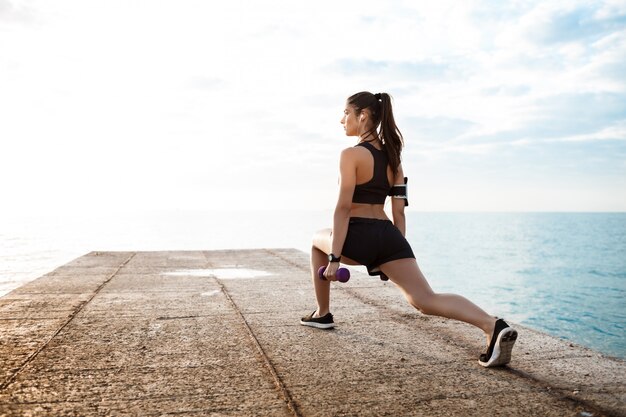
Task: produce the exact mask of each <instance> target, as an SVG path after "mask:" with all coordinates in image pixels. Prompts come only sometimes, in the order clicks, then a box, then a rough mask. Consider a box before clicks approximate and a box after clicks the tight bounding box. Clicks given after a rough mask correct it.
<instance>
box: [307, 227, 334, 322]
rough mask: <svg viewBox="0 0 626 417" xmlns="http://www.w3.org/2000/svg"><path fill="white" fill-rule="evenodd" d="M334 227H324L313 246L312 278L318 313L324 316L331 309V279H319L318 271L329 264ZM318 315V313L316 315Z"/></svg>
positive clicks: (316, 235)
mask: <svg viewBox="0 0 626 417" xmlns="http://www.w3.org/2000/svg"><path fill="white" fill-rule="evenodd" d="M331 232H332V229H322V230H319V231H317V232H316V233H315V235H314V236H313V245H312V247H311V278H312V279H313V286H314V287H315V299H316V300H317V314H318V315H319V316H320V317H322V316H325V315H326V314H328V313H329V311H330V281H324V280H321V279H319V277H318V276H317V271H318V270H319V269H320V267H322V266H326V265H328V254H329V253H330V245H331V241H330V239H331ZM316 317H317V315H316Z"/></svg>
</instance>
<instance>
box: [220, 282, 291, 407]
mask: <svg viewBox="0 0 626 417" xmlns="http://www.w3.org/2000/svg"><path fill="white" fill-rule="evenodd" d="M214 279H215V281H216V282H217V283H218V284H219V286H220V287H221V289H222V291H223V292H224V295H225V296H226V298H228V301H229V302H230V303H231V305H232V306H233V308H234V309H235V311H236V312H237V314H238V315H239V317H240V318H241V320H242V322H243V324H244V326H245V327H246V330H247V332H248V335H249V336H250V339H251V340H252V342H253V343H254V346H255V347H256V349H257V351H258V353H259V355H260V356H261V358H262V360H263V363H264V364H265V367H266V368H267V369H268V370H269V372H270V374H271V375H272V379H273V380H274V384H275V385H276V388H277V389H278V390H279V391H280V393H281V394H282V396H283V399H284V401H285V403H286V405H287V408H289V410H290V411H291V412H292V413H293V415H294V416H296V417H302V414H301V413H300V411H299V409H298V406H297V404H296V403H295V401H294V400H293V398H292V397H291V394H290V393H289V390H288V389H287V386H286V385H285V383H284V382H283V380H282V379H281V378H280V376H279V375H278V372H277V371H276V368H275V367H274V365H273V364H272V361H271V360H270V358H269V357H268V356H267V354H266V353H265V350H264V349H263V346H261V343H260V342H259V339H257V337H256V335H255V334H254V332H253V331H252V328H251V327H250V325H249V324H248V321H247V320H246V317H245V316H244V315H243V313H242V312H241V310H240V309H239V306H237V304H236V303H235V301H234V300H233V299H232V297H231V296H230V293H229V292H228V290H227V289H226V287H225V286H224V284H223V283H222V281H221V280H220V279H218V278H217V277H214Z"/></svg>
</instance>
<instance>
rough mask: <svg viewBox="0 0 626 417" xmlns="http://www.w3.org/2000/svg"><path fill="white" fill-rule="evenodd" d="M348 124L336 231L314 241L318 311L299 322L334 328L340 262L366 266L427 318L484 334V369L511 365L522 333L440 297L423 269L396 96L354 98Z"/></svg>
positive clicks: (456, 299) (462, 301)
mask: <svg viewBox="0 0 626 417" xmlns="http://www.w3.org/2000/svg"><path fill="white" fill-rule="evenodd" d="M341 124H342V125H343V127H344V129H345V131H346V136H356V137H358V143H357V145H356V146H354V147H351V148H347V149H345V150H343V151H342V152H341V157H340V163H339V171H340V172H339V174H340V176H339V200H338V201H337V207H336V208H335V214H334V220H333V228H332V230H331V229H324V230H321V231H319V232H317V233H316V234H315V236H314V238H313V248H312V252H311V275H312V276H313V285H314V286H315V297H316V299H317V309H316V310H315V311H314V312H313V313H311V314H310V315H308V316H306V317H303V318H302V319H301V320H300V324H302V325H305V326H311V327H316V328H320V329H330V328H332V327H334V326H335V323H334V321H333V315H332V314H331V313H330V305H329V301H330V281H336V277H335V274H336V272H337V269H338V268H339V262H340V261H341V262H343V263H344V264H348V265H365V266H366V267H367V270H368V272H369V274H370V275H380V276H381V278H382V279H384V280H386V279H390V280H391V281H392V282H393V283H394V284H395V285H397V286H398V287H400V289H401V290H402V291H403V292H404V295H405V296H406V298H407V300H408V302H409V303H410V304H411V305H412V306H414V307H415V308H417V309H418V310H420V311H421V312H422V313H424V314H430V315H436V316H442V317H447V318H451V319H456V320H461V321H464V322H466V323H469V324H472V325H474V326H476V327H478V328H479V329H481V330H483V331H484V332H485V334H486V336H487V346H488V348H487V351H486V352H485V353H484V354H482V355H480V359H479V361H478V363H480V364H481V365H482V366H485V367H491V366H500V365H504V364H506V363H508V362H510V360H511V350H512V349H513V345H514V344H515V340H516V339H517V331H516V330H514V329H513V328H511V327H509V325H508V324H507V323H506V322H505V321H504V320H502V319H496V318H495V317H492V316H490V315H489V314H487V313H486V312H485V311H483V310H482V309H481V308H480V307H478V306H476V305H475V304H473V303H472V302H471V301H469V300H467V299H466V298H464V297H461V296H459V295H456V294H437V293H435V292H433V290H432V289H431V288H430V285H429V284H428V282H427V281H426V278H425V277H424V275H423V274H422V272H421V271H420V269H419V267H418V266H417V262H416V260H415V255H413V251H412V250H411V247H410V245H409V243H408V242H407V240H406V239H405V237H404V236H405V217H404V207H405V205H408V200H407V193H406V182H407V180H406V178H405V177H404V173H403V171H402V165H401V164H400V154H401V151H402V146H403V139H402V135H401V133H400V131H399V130H398V127H397V126H396V123H395V121H394V117H393V112H392V107H391V97H390V96H389V95H388V94H386V93H378V94H372V93H369V92H361V93H357V94H354V95H353V96H351V97H349V98H348V100H347V102H346V107H345V110H344V115H343V117H342V118H341ZM387 196H391V198H392V199H391V211H392V215H393V223H392V222H391V221H390V220H389V219H388V218H387V216H386V214H385V211H384V203H385V199H386V197H387ZM322 266H326V271H325V272H324V276H325V277H326V280H321V279H320V278H319V277H318V269H319V268H320V267H322Z"/></svg>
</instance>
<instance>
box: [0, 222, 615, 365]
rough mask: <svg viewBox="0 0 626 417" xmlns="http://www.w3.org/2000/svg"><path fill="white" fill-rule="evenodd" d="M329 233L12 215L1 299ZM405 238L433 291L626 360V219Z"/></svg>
mask: <svg viewBox="0 0 626 417" xmlns="http://www.w3.org/2000/svg"><path fill="white" fill-rule="evenodd" d="M331 222H332V212H330V211H321V210H320V211H188V210H179V211H177V210H170V211H143V212H115V213H106V214H102V213H101V214H84V213H80V214H76V213H74V214H47V215H11V216H3V217H2V219H0V297H1V296H3V295H5V294H7V293H9V292H10V291H12V290H13V289H15V288H18V287H19V286H21V285H23V284H25V283H26V282H28V281H30V280H33V279H35V278H37V277H39V276H41V275H43V274H45V273H46V272H49V271H51V270H53V269H55V268H56V267H59V266H61V265H63V264H65V263H67V262H69V261H70V260H72V259H74V258H76V257H79V256H82V255H84V254H86V253H88V252H91V251H109V250H110V251H144V250H213V249H244V248H296V249H299V250H302V251H305V252H308V251H309V250H310V239H311V235H312V234H313V233H314V232H315V230H317V229H320V228H324V227H330V226H331ZM407 238H408V240H409V242H410V243H411V245H412V247H413V251H414V252H415V255H416V257H417V262H418V264H419V266H420V269H421V270H422V272H423V273H424V275H425V276H426V278H427V279H428V281H429V283H430V284H431V286H432V287H433V289H434V290H435V291H437V292H452V293H458V294H461V295H463V296H465V297H467V298H469V299H470V300H472V301H474V302H475V303H476V304H478V305H479V306H481V307H482V308H483V309H485V310H486V311H488V312H489V313H490V314H493V315H496V316H499V317H503V318H505V319H507V320H509V321H512V322H514V323H519V324H522V325H525V326H528V327H531V328H534V329H537V330H540V331H543V332H546V333H549V334H551V335H554V336H557V337H559V338H563V339H566V340H569V341H572V342H574V343H577V344H581V345H584V346H587V347H590V348H592V349H594V350H596V351H600V352H602V353H605V354H607V355H610V356H615V357H619V358H626V331H625V328H626V213H577V212H576V213H573V212H567V213H557V212H528V213H526V212H524V213H484V212H479V213H458V212H407ZM351 268H354V269H357V270H360V268H361V269H362V271H363V272H365V269H364V268H362V267H351ZM363 279H370V278H363ZM348 285H349V284H348Z"/></svg>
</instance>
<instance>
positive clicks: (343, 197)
mask: <svg viewBox="0 0 626 417" xmlns="http://www.w3.org/2000/svg"><path fill="white" fill-rule="evenodd" d="M355 186H356V153H355V149H354V148H348V149H344V150H343V151H342V152H341V157H340V159H339V198H338V199H337V205H336V207H335V214H334V217H333V234H332V238H331V252H332V253H333V254H335V255H336V256H340V255H341V250H342V249H343V244H344V242H345V241H346V235H347V234H348V222H349V221H350V209H351V208H352V196H353V194H354V187H355ZM337 268H339V263H337V262H333V263H329V265H328V267H327V272H328V275H329V276H331V277H333V278H334V274H335V272H336V270H337Z"/></svg>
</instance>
